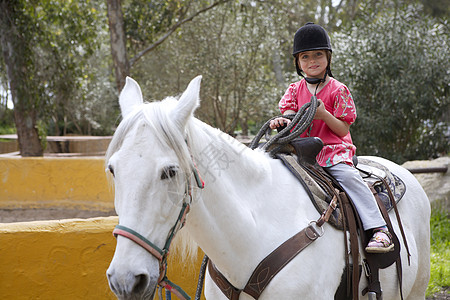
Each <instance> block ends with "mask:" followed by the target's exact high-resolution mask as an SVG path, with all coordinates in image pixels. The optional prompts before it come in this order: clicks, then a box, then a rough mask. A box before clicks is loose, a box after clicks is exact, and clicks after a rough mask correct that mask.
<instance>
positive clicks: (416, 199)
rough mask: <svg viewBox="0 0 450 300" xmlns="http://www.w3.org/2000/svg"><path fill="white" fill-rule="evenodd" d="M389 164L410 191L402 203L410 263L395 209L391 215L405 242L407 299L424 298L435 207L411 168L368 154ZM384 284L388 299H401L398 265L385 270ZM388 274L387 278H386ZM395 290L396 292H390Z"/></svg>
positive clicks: (401, 216) (404, 289) (404, 261)
mask: <svg viewBox="0 0 450 300" xmlns="http://www.w3.org/2000/svg"><path fill="white" fill-rule="evenodd" d="M366 158H368V159H371V160H374V161H376V162H379V163H381V164H382V165H384V166H386V167H387V168H388V169H389V170H390V171H391V172H392V173H393V174H395V175H396V176H398V177H400V178H401V179H402V180H403V182H404V183H405V185H406V192H405V195H404V196H403V198H402V200H401V201H400V202H399V203H398V211H399V214H400V219H401V223H402V226H403V229H404V231H405V234H406V239H407V244H408V247H409V250H410V253H411V257H410V261H411V263H410V265H409V264H408V256H407V252H406V248H405V245H404V243H403V239H402V237H401V233H400V230H399V227H398V222H397V219H396V216H395V213H394V211H391V212H390V218H391V221H392V223H393V225H394V230H395V231H396V234H397V236H398V237H399V240H400V242H401V244H402V245H401V247H402V251H401V259H402V266H403V294H404V296H405V299H411V300H412V299H424V298H425V291H426V287H427V285H428V281H429V277H430V215H431V208H430V202H429V200H428V197H427V195H426V194H425V192H424V190H423V188H422V186H421V185H420V183H419V182H418V181H417V179H416V178H415V177H414V175H413V174H411V172H409V171H408V170H406V169H405V168H403V167H401V166H399V165H397V164H395V163H393V162H391V161H389V160H386V159H383V158H380V157H372V156H370V157H366ZM380 275H381V286H382V288H383V291H384V292H385V294H386V295H385V299H397V298H398V299H400V298H399V294H398V292H397V291H398V285H397V280H396V278H395V277H394V276H392V275H395V276H396V271H395V267H390V268H389V269H388V270H382V271H381V272H380ZM383 278H384V280H383ZM389 292H394V294H393V295H391V297H390V295H388V294H389Z"/></svg>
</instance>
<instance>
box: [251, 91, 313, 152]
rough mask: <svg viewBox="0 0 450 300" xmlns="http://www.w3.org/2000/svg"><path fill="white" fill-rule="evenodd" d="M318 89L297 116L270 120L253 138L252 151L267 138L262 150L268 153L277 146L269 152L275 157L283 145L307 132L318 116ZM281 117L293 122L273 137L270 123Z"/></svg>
mask: <svg viewBox="0 0 450 300" xmlns="http://www.w3.org/2000/svg"><path fill="white" fill-rule="evenodd" d="M318 87H319V84H318V85H317V87H316V90H315V91H314V95H313V96H311V100H310V102H308V103H306V104H304V105H303V106H302V107H301V108H300V109H299V110H298V112H297V113H296V114H289V115H281V116H275V117H272V118H270V119H269V120H268V121H267V122H266V123H265V124H264V125H263V126H262V127H261V129H260V130H259V132H258V133H257V134H256V136H255V137H254V138H253V140H252V142H251V143H250V145H249V147H250V149H255V148H257V147H258V145H259V142H260V140H261V138H262V137H263V136H265V139H266V141H267V142H266V143H265V144H264V145H263V146H262V147H261V149H263V150H265V151H268V149H269V147H271V146H273V145H277V146H275V147H274V148H273V149H271V150H270V151H269V155H270V156H272V157H273V156H274V155H275V153H277V152H278V151H279V150H280V148H281V147H282V146H283V145H285V144H288V143H289V142H290V141H292V140H293V139H295V138H297V137H298V136H300V135H301V134H302V133H303V132H305V130H306V129H307V128H308V127H309V126H310V125H311V123H312V121H313V120H314V116H315V115H316V111H317V106H318V104H319V102H318V100H317V96H316V92H317V89H318ZM279 117H283V118H286V119H289V120H291V122H290V123H289V124H288V125H287V126H286V127H285V128H283V129H282V130H281V131H280V132H278V133H277V134H276V135H274V136H273V137H271V136H270V133H271V131H272V129H271V128H270V121H272V120H274V119H276V118H279ZM291 130H292V131H291Z"/></svg>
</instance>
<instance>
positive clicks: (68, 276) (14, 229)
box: [0, 217, 203, 300]
mask: <svg viewBox="0 0 450 300" xmlns="http://www.w3.org/2000/svg"><path fill="white" fill-rule="evenodd" d="M117 222H118V219H117V217H108V218H94V219H87V220H81V219H73V220H62V221H36V222H24V223H10V224H0V266H1V267H0V299H44V300H47V299H55V300H56V299H65V300H67V299H98V300H101V299H115V296H114V294H113V293H112V292H111V291H110V289H109V286H108V282H107V279H106V275H105V274H106V270H107V268H108V266H109V264H110V262H111V259H112V257H113V254H114V249H115V246H116V240H115V238H114V237H113V236H112V230H113V228H114V226H115V225H116V224H117ZM199 252H201V251H199ZM202 257H203V256H202V253H199V255H198V257H197V261H196V262H195V264H194V265H188V266H185V265H183V263H182V262H181V260H180V258H179V257H173V258H172V259H171V260H170V261H169V273H168V276H169V279H170V280H172V281H173V282H175V283H176V284H178V285H180V286H181V287H182V288H183V289H184V290H185V291H186V292H187V293H188V294H189V295H190V296H191V297H192V298H193V297H194V296H195V290H196V285H197V279H198V272H199V268H200V263H201V259H202ZM176 298H177V297H175V296H174V295H173V296H172V299H176ZM202 299H203V298H202Z"/></svg>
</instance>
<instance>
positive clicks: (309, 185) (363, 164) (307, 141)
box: [276, 137, 409, 300]
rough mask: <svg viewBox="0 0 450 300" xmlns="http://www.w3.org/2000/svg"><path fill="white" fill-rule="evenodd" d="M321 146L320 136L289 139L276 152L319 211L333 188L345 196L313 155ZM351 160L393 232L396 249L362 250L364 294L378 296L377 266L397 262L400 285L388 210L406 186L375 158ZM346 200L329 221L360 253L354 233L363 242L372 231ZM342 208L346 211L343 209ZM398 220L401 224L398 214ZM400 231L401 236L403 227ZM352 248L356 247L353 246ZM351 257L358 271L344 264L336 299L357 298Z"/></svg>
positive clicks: (354, 271) (360, 266) (396, 253)
mask: <svg viewBox="0 0 450 300" xmlns="http://www.w3.org/2000/svg"><path fill="white" fill-rule="evenodd" d="M322 148H323V142H322V140H321V139H320V138H317V137H309V138H298V139H294V140H293V141H291V143H290V148H289V147H283V148H282V153H281V154H277V155H276V157H278V158H280V159H281V160H282V161H283V163H284V164H285V165H286V167H288V169H290V170H291V172H292V173H294V175H296V177H297V178H298V179H299V181H300V182H301V183H302V184H303V185H304V187H305V189H306V190H307V191H309V195H310V198H311V201H312V203H313V204H314V206H315V207H316V209H317V211H318V212H319V213H322V212H323V211H324V208H325V207H327V205H329V203H330V201H331V199H332V197H333V193H336V191H333V189H335V190H337V193H339V194H340V195H345V191H344V190H343V189H342V188H341V187H340V185H339V183H337V182H336V180H334V178H333V177H331V176H330V175H328V173H327V172H326V171H325V169H324V168H322V167H320V166H319V165H318V164H317V162H316V156H317V155H318V154H319V152H320V151H321V150H322ZM292 154H295V156H296V158H297V159H296V160H297V162H296V163H297V165H296V163H294V162H293V160H292V157H290V156H291V155H292ZM353 163H354V165H355V167H356V168H357V169H358V170H359V171H360V174H361V177H362V178H363V180H364V181H365V182H366V183H367V184H368V186H369V187H370V188H371V190H372V192H373V194H374V196H375V198H376V200H377V203H378V205H379V207H380V211H382V215H383V217H384V218H385V221H386V223H387V224H388V228H389V231H390V232H391V233H392V235H393V242H394V244H395V250H394V251H393V252H390V253H387V254H370V253H364V257H366V259H365V260H364V269H365V270H366V275H367V274H370V277H369V278H368V279H369V286H368V287H367V288H366V289H365V290H364V293H363V294H365V293H367V292H373V293H375V294H376V297H377V299H381V297H382V296H381V294H382V292H381V285H380V282H379V280H378V270H379V269H383V268H386V267H388V266H390V265H391V264H393V263H394V262H396V263H397V271H398V276H399V278H398V279H399V283H400V287H401V273H402V270H401V263H400V256H399V254H400V243H399V240H398V238H397V236H396V234H395V232H394V230H393V228H392V225H391V222H390V219H389V215H388V211H389V210H391V209H392V208H396V203H397V202H398V201H400V199H401V198H402V197H403V195H404V193H405V191H406V187H405V184H404V183H403V181H402V180H401V179H400V178H399V177H397V176H395V175H394V174H392V173H391V172H390V171H389V170H388V169H387V168H385V167H384V166H383V165H381V164H379V163H377V162H375V161H371V160H369V159H366V158H361V159H358V158H357V157H356V156H355V157H354V160H353ZM344 197H345V196H344ZM346 201H347V202H343V201H341V202H340V204H339V205H338V207H337V208H336V209H335V210H334V212H333V217H334V218H330V220H329V223H330V224H331V225H333V226H334V227H336V228H338V229H340V230H344V232H345V231H347V230H349V232H350V240H352V239H353V241H352V242H351V243H352V244H353V245H351V247H352V252H359V248H358V246H356V245H355V244H357V241H355V239H357V238H356V237H355V236H356V235H357V232H360V239H361V240H362V244H363V245H365V244H367V242H368V241H369V239H370V237H371V234H372V233H371V232H370V233H368V232H364V230H363V229H362V224H361V221H360V219H359V216H358V213H357V211H356V209H355V208H354V206H353V204H352V202H351V200H349V199H347V200H346ZM346 203H348V204H346ZM348 207H351V208H348ZM344 210H347V211H346V212H344ZM396 213H397V211H396ZM350 219H352V220H350ZM397 219H398V220H399V223H400V224H401V222H400V219H399V216H398V214H397ZM351 224H354V225H351ZM352 226H353V227H355V226H356V227H358V228H359V229H356V228H353V229H351V228H349V227H352ZM352 231H353V234H352ZM401 231H402V235H403V237H404V233H403V229H402V228H401ZM352 235H353V237H352ZM404 241H405V239H404ZM405 245H406V241H405ZM354 247H356V248H355V249H354ZM406 247H407V245H406ZM407 250H408V249H407ZM363 251H364V250H363ZM364 252H365V251H364ZM408 252H409V251H408ZM408 254H409V253H408ZM353 260H354V261H353V265H355V264H358V265H359V268H358V269H359V270H358V269H354V268H353V265H351V264H348V263H347V267H346V269H345V271H344V274H343V276H342V282H341V286H340V287H339V288H338V290H337V291H336V295H335V300H336V299H339V300H341V299H358V296H357V295H354V294H355V293H357V287H354V285H355V284H358V283H359V276H360V274H361V270H362V265H360V264H359V263H358V262H357V261H355V260H358V258H357V255H355V254H354V257H353ZM367 270H368V272H367ZM350 273H352V278H350ZM351 286H353V287H351ZM350 291H351V292H350ZM400 291H401V289H400Z"/></svg>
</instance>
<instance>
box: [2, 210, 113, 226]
mask: <svg viewBox="0 0 450 300" xmlns="http://www.w3.org/2000/svg"><path fill="white" fill-rule="evenodd" d="M108 216H116V212H115V211H108V212H104V211H85V210H77V209H63V208H49V209H0V223H12V222H28V221H40V220H59V219H74V218H80V219H87V218H95V217H108Z"/></svg>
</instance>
